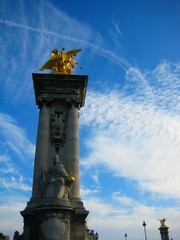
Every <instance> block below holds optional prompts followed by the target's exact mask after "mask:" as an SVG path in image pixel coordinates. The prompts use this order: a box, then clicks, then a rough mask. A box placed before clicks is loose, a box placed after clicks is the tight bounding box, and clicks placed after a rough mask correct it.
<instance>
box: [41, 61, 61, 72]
mask: <svg viewBox="0 0 180 240" xmlns="http://www.w3.org/2000/svg"><path fill="white" fill-rule="evenodd" d="M56 62H57V59H50V60H48V61H47V62H46V63H45V64H44V65H43V66H42V67H40V69H39V70H40V71H43V70H44V69H52V68H53V67H54V66H56Z"/></svg>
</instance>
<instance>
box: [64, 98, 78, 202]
mask: <svg viewBox="0 0 180 240" xmlns="http://www.w3.org/2000/svg"><path fill="white" fill-rule="evenodd" d="M68 102H69V107H70V109H69V115H68V123H67V129H68V134H67V168H68V172H69V173H70V174H71V173H72V175H73V176H74V177H75V181H74V183H73V187H72V192H71V197H72V198H73V199H77V200H78V199H79V198H80V180H79V130H78V126H79V112H78V101H76V100H69V101H68Z"/></svg>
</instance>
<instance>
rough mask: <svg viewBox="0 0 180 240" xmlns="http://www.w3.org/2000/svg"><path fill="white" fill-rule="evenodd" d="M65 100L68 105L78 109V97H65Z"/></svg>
mask: <svg viewBox="0 0 180 240" xmlns="http://www.w3.org/2000/svg"><path fill="white" fill-rule="evenodd" d="M66 102H67V104H68V106H69V107H72V106H74V107H76V108H78V110H79V109H80V104H81V101H80V99H79V98H66Z"/></svg>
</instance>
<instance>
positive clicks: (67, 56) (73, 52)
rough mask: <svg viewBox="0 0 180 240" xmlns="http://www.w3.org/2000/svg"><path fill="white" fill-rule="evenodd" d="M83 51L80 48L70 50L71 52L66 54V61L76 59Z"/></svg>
mask: <svg viewBox="0 0 180 240" xmlns="http://www.w3.org/2000/svg"><path fill="white" fill-rule="evenodd" d="M81 50H82V49H80V48H79V49H73V50H70V51H68V52H66V53H64V54H65V58H66V60H70V59H72V58H74V57H75V56H76V55H77V53H78V52H80V51H81Z"/></svg>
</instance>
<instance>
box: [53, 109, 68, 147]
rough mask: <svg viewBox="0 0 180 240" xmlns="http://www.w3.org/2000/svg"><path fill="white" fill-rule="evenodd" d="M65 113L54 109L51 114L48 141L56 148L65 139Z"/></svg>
mask: <svg viewBox="0 0 180 240" xmlns="http://www.w3.org/2000/svg"><path fill="white" fill-rule="evenodd" d="M66 118H67V116H66V113H65V111H63V110H58V109H55V110H54V112H53V113H52V114H51V134H50V141H51V144H52V145H53V146H55V148H56V149H59V148H60V145H61V144H63V143H64V141H65V126H66Z"/></svg>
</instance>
